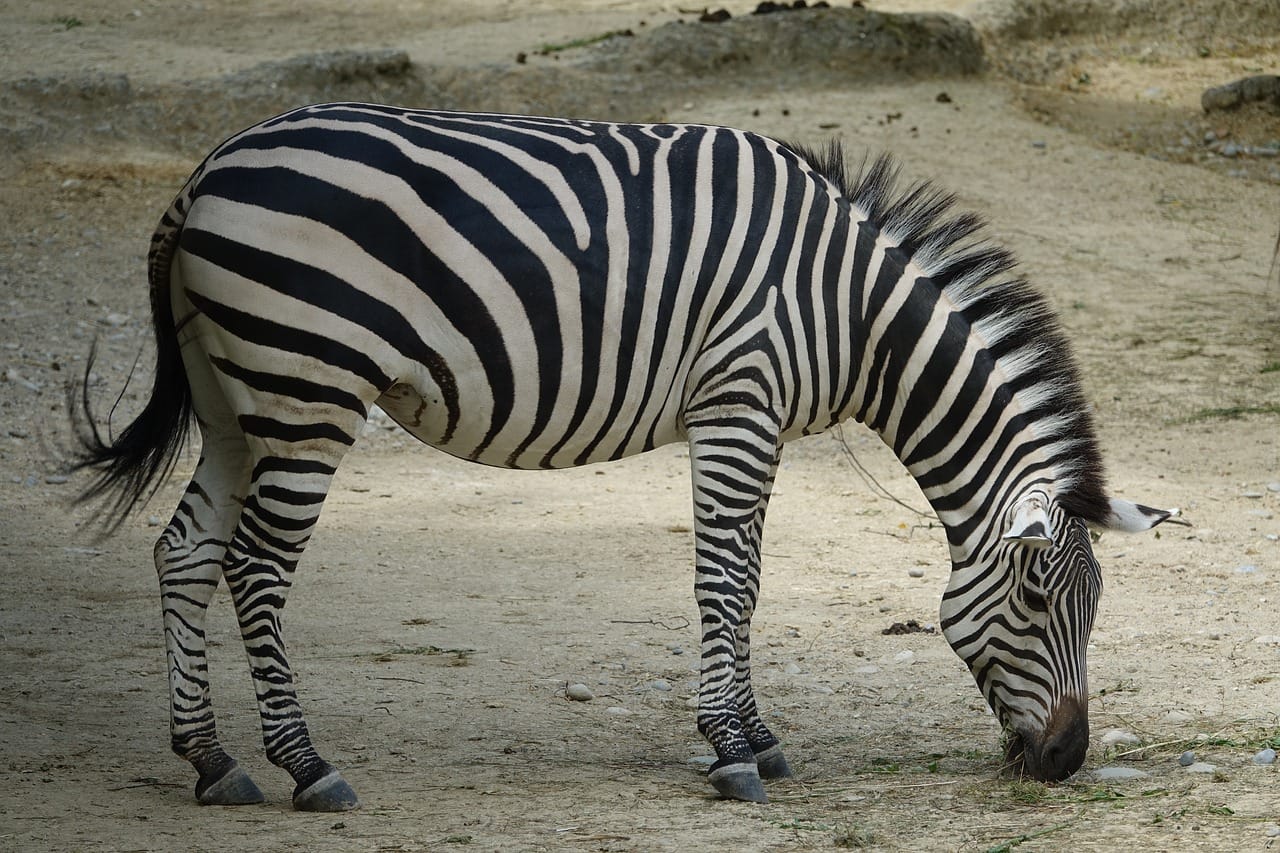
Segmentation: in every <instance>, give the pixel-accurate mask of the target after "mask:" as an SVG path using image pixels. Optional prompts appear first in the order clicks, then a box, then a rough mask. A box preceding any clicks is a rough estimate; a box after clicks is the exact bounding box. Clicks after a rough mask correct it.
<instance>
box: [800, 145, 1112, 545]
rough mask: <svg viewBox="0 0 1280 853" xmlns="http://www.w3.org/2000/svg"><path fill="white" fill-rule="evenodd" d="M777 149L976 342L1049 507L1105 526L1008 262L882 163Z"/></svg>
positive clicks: (1068, 387)
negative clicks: (1027, 445)
mask: <svg viewBox="0 0 1280 853" xmlns="http://www.w3.org/2000/svg"><path fill="white" fill-rule="evenodd" d="M786 147H787V148H789V149H791V150H792V151H793V152H794V153H795V154H797V155H798V156H799V157H800V158H801V159H802V160H803V161H805V162H807V163H808V164H809V165H810V166H811V167H812V168H813V169H814V170H815V171H817V172H818V173H819V174H820V175H821V176H822V177H824V178H826V179H827V180H828V181H830V182H831V183H832V184H833V185H835V187H836V188H837V189H838V190H839V191H840V192H841V193H842V194H843V195H844V197H845V198H846V199H848V200H849V201H850V202H851V203H852V204H853V205H855V206H856V207H857V208H858V209H860V210H861V211H863V212H865V214H866V215H867V218H868V220H869V221H870V222H871V223H872V224H874V225H876V226H877V227H878V228H879V229H880V231H881V233H883V234H884V235H885V236H886V237H888V238H889V239H890V240H891V241H892V242H894V243H896V244H897V245H898V247H899V248H901V249H902V251H904V252H906V253H907V254H908V255H909V256H910V257H911V259H912V261H913V262H914V263H915V265H916V266H917V267H919V268H920V269H921V270H923V271H924V273H925V274H926V275H927V276H928V278H929V280H930V281H932V282H933V284H934V285H935V286H937V287H938V288H939V290H941V291H942V293H943V294H944V295H945V296H946V298H947V299H948V300H949V301H950V302H951V303H952V304H953V305H954V306H955V307H956V309H957V310H958V311H959V312H960V315H961V316H962V317H963V318H964V319H965V320H966V321H967V322H968V324H969V326H970V328H971V329H972V330H973V331H974V333H975V334H977V335H979V336H980V337H981V338H982V339H983V340H984V341H985V342H986V345H987V350H988V351H989V352H990V353H991V354H992V356H993V357H994V358H995V359H996V360H997V362H999V364H1000V365H1001V369H1002V370H1003V372H1004V374H1005V375H1006V376H1007V377H1008V379H1009V382H1010V385H1011V388H1012V390H1013V392H1014V393H1015V394H1016V395H1017V396H1018V398H1019V400H1020V401H1021V402H1022V404H1023V406H1024V408H1025V410H1026V411H1027V416H1028V419H1029V420H1030V421H1031V422H1032V423H1033V424H1034V425H1035V426H1034V428H1035V430H1036V433H1037V435H1039V436H1040V437H1041V440H1042V441H1043V442H1044V447H1045V450H1046V452H1047V453H1048V455H1049V456H1050V457H1051V458H1053V460H1054V467H1055V470H1056V475H1057V482H1056V486H1057V497H1058V500H1059V502H1060V503H1061V504H1062V505H1063V507H1064V508H1065V509H1066V510H1068V511H1069V512H1071V513H1072V514H1074V515H1076V516H1079V517H1080V518H1082V519H1084V520H1085V521H1088V522H1093V523H1103V522H1105V520H1106V519H1107V518H1108V516H1109V513H1110V509H1109V500H1108V497H1107V494H1106V488H1105V481H1104V473H1103V465H1102V454H1101V451H1100V449H1099V446H1098V440H1097V435H1096V432H1095V429H1094V425H1093V418H1092V416H1091V415H1090V409H1089V404H1088V402H1087V401H1086V399H1085V396H1084V392H1083V389H1082V386H1081V381H1080V374H1079V370H1078V368H1077V366H1076V361H1075V358H1074V356H1073V354H1072V351H1071V346H1070V344H1069V342H1068V340H1067V336H1066V334H1065V333H1064V331H1063V329H1062V325H1061V323H1060V322H1059V320H1058V317H1057V314H1056V313H1055V312H1054V310H1053V308H1052V307H1051V306H1050V304H1049V302H1048V301H1047V300H1046V298H1045V297H1044V295H1043V294H1041V293H1040V292H1039V291H1038V290H1036V289H1035V288H1033V287H1032V286H1031V285H1030V284H1029V283H1028V282H1027V281H1026V279H1024V278H1022V277H1020V276H1018V275H1017V274H1016V266H1017V262H1016V259H1015V258H1014V256H1013V254H1012V253H1011V252H1009V251H1008V250H1007V249H1005V248H1003V247H1001V246H998V245H995V244H993V243H991V242H990V241H989V240H988V239H987V238H986V237H985V236H984V235H983V233H982V232H983V231H984V229H985V222H984V221H983V219H982V218H981V217H980V216H978V215H977V214H975V213H972V212H957V211H955V210H954V208H955V204H956V198H955V195H954V194H952V193H950V192H947V191H945V190H942V189H940V188H938V187H936V186H935V185H933V184H931V183H929V182H927V181H920V182H915V183H911V184H909V185H907V186H906V187H905V188H903V187H902V186H901V181H900V178H899V167H898V164H897V163H896V161H895V160H894V158H893V157H892V156H890V155H887V154H882V155H880V156H879V157H877V158H876V159H875V160H874V161H872V162H871V163H870V165H869V166H868V165H867V162H866V161H865V160H864V161H863V163H862V165H861V167H860V168H859V169H858V170H857V171H856V172H852V173H851V172H850V170H849V167H848V162H847V160H846V158H845V154H844V150H843V148H842V146H841V144H840V143H839V141H836V140H833V141H831V142H830V143H828V145H827V146H826V147H825V148H821V149H813V148H808V147H805V146H802V145H787V146H786Z"/></svg>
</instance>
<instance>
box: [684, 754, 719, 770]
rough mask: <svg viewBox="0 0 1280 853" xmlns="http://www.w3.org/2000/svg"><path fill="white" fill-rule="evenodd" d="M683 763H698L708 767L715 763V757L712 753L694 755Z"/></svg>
mask: <svg viewBox="0 0 1280 853" xmlns="http://www.w3.org/2000/svg"><path fill="white" fill-rule="evenodd" d="M685 763H686V764H700V765H702V766H704V767H709V766H711V765H712V764H715V763H716V757H715V756H714V755H695V756H694V757H693V758H690V759H689V760H688V761H687V762H685Z"/></svg>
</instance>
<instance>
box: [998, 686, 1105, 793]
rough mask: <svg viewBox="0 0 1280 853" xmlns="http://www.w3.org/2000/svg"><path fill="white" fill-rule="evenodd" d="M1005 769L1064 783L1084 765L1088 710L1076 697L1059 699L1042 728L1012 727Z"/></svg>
mask: <svg viewBox="0 0 1280 853" xmlns="http://www.w3.org/2000/svg"><path fill="white" fill-rule="evenodd" d="M1004 749H1005V755H1004V757H1005V764H1004V767H1005V770H1006V771H1008V772H1010V773H1012V774H1013V775H1015V776H1023V777H1030V778H1032V779H1035V780H1037V781H1039V782H1061V781H1062V780H1063V779H1066V778H1067V777H1068V776H1070V775H1071V774H1072V773H1075V772H1076V771H1077V770H1079V769H1080V767H1081V765H1083V764H1084V757H1085V753H1086V752H1088V750H1089V710H1088V708H1087V707H1086V705H1085V702H1084V701H1083V700H1081V699H1079V698H1077V697H1075V696H1065V697H1063V698H1062V699H1060V700H1059V701H1058V704H1057V706H1056V707H1055V708H1054V709H1053V713H1052V714H1050V715H1049V722H1048V724H1047V725H1046V726H1045V727H1044V730H1043V731H1040V732H1030V731H1026V730H1022V729H1016V728H1015V729H1013V730H1011V732H1010V734H1009V736H1008V739H1007V740H1006V742H1005V748H1004Z"/></svg>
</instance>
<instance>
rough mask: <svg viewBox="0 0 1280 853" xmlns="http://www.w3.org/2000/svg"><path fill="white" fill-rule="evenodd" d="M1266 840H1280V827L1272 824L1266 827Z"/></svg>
mask: <svg viewBox="0 0 1280 853" xmlns="http://www.w3.org/2000/svg"><path fill="white" fill-rule="evenodd" d="M1267 838H1280V826H1277V825H1275V824H1272V825H1271V826H1268V827H1267Z"/></svg>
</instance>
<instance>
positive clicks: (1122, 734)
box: [1102, 729, 1142, 746]
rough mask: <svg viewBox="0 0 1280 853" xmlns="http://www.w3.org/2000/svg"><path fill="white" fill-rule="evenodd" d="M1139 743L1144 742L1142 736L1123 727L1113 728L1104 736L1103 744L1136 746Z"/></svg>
mask: <svg viewBox="0 0 1280 853" xmlns="http://www.w3.org/2000/svg"><path fill="white" fill-rule="evenodd" d="M1139 743H1142V738H1140V737H1138V736H1137V735H1135V734H1134V733H1133V732H1126V731H1124V730H1122V729H1112V730H1111V731H1109V732H1107V733H1106V734H1104V735H1103V736H1102V745H1103V746H1135V745H1137V744H1139Z"/></svg>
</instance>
